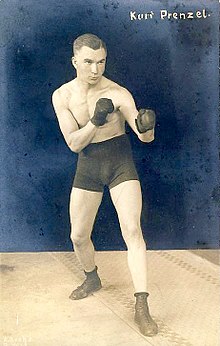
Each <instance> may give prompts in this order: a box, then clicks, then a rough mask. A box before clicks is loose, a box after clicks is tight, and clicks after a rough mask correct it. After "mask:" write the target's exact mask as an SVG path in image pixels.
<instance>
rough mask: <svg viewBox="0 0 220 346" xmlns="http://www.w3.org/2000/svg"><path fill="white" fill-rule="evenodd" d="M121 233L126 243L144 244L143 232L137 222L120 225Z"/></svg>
mask: <svg viewBox="0 0 220 346" xmlns="http://www.w3.org/2000/svg"><path fill="white" fill-rule="evenodd" d="M122 234H123V238H124V240H125V242H126V243H127V244H137V243H138V244H141V245H143V244H144V239H143V234H142V230H141V226H140V224H139V223H131V222H130V223H128V224H126V225H123V226H122Z"/></svg>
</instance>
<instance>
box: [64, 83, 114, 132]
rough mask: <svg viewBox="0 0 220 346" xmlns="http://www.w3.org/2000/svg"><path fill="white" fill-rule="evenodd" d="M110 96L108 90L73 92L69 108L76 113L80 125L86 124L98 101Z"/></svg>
mask: <svg viewBox="0 0 220 346" xmlns="http://www.w3.org/2000/svg"><path fill="white" fill-rule="evenodd" d="M102 97H107V98H110V95H109V93H108V92H107V90H101V91H98V92H88V93H85V94H83V93H77V94H72V95H71V97H70V100H69V109H70V111H71V112H72V114H73V115H74V117H75V119H76V120H77V122H78V124H79V126H80V127H83V126H85V125H86V124H87V123H88V121H89V120H90V119H91V118H92V117H93V115H94V110H95V106H96V102H97V101H98V100H99V99H100V98H102Z"/></svg>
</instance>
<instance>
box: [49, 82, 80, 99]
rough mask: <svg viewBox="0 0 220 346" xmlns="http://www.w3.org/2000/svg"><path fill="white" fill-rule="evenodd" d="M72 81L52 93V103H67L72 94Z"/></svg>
mask: <svg viewBox="0 0 220 346" xmlns="http://www.w3.org/2000/svg"><path fill="white" fill-rule="evenodd" d="M74 84H75V83H74V80H72V81H70V82H67V83H65V84H63V85H61V86H60V87H59V88H57V89H56V90H54V92H53V93H52V102H53V103H56V102H68V101H69V100H70V97H71V95H72V93H73V89H74Z"/></svg>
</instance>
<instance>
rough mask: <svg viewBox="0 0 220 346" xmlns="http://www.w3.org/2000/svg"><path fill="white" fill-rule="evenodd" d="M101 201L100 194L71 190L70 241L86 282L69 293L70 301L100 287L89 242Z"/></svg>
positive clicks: (90, 242) (91, 245)
mask: <svg viewBox="0 0 220 346" xmlns="http://www.w3.org/2000/svg"><path fill="white" fill-rule="evenodd" d="M101 200H102V192H93V191H87V190H83V189H78V188H73V189H72V192H71V197H70V221H71V239H72V241H73V244H74V250H75V253H76V256H77V258H78V260H79V262H80V263H81V265H82V266H83V268H84V272H85V274H86V280H85V281H84V282H83V284H82V285H81V286H79V287H78V288H77V289H75V290H74V291H73V292H72V293H71V295H70V299H74V300H78V299H82V298H85V297H87V296H88V295H89V294H90V293H92V292H95V291H97V290H98V289H100V288H101V287H102V286H101V281H100V278H99V277H98V274H97V267H96V266H95V259H94V257H95V256H94V254H95V252H94V246H93V244H92V241H91V232H92V228H93V224H94V220H95V217H96V214H97V211H98V208H99V205H100V203H101Z"/></svg>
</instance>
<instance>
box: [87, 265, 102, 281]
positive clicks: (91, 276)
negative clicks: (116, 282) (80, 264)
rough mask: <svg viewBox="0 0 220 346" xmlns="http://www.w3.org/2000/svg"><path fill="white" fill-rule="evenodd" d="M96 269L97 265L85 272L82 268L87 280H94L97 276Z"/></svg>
mask: <svg viewBox="0 0 220 346" xmlns="http://www.w3.org/2000/svg"><path fill="white" fill-rule="evenodd" d="M97 270H98V267H97V266H95V269H93V270H92V271H91V272H86V271H85V270H84V273H85V275H86V278H87V279H89V280H95V279H97V278H99V276H98V273H97Z"/></svg>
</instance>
